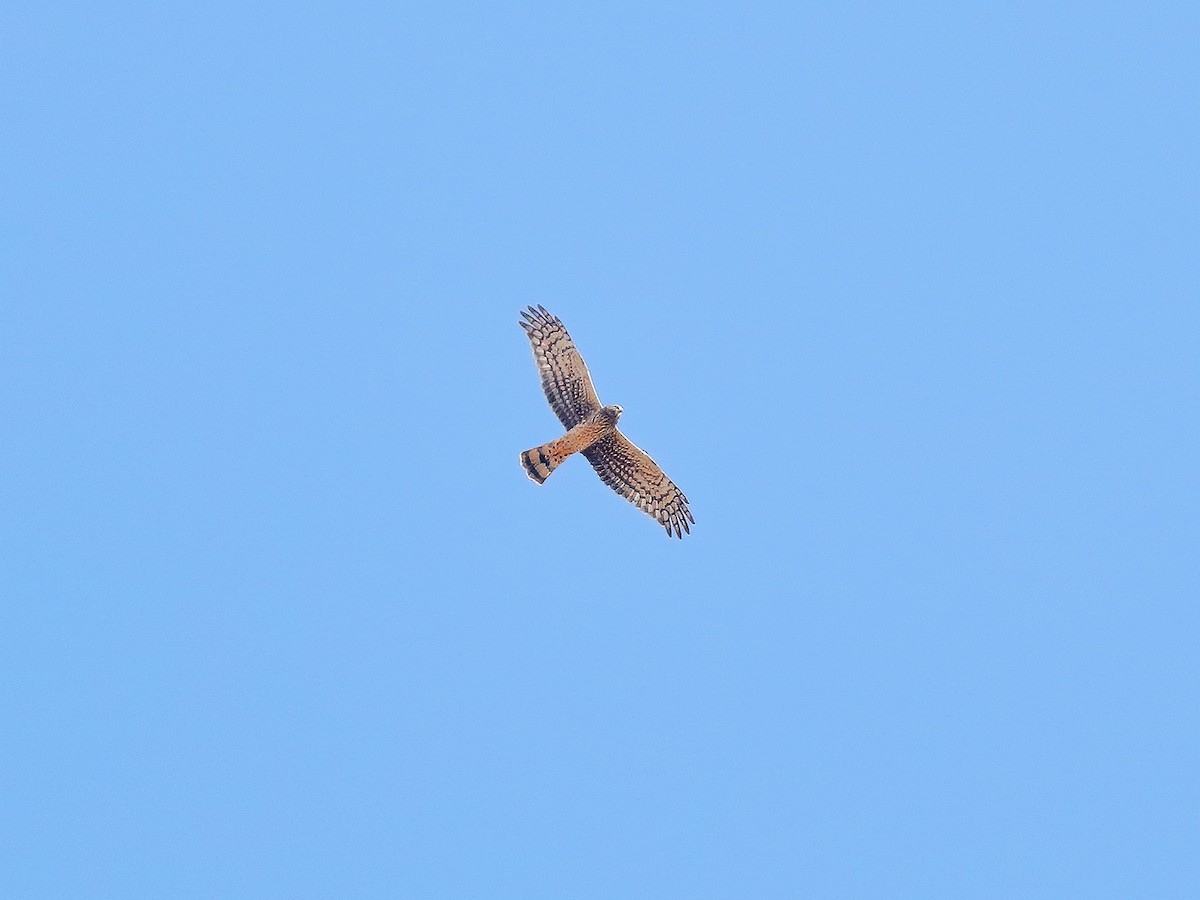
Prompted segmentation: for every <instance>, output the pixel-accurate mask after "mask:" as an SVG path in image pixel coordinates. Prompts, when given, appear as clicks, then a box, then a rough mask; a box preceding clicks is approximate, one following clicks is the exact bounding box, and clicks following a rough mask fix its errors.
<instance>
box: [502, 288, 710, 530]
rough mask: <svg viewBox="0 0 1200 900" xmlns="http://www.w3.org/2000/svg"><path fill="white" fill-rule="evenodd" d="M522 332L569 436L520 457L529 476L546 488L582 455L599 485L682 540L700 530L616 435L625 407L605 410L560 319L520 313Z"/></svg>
mask: <svg viewBox="0 0 1200 900" xmlns="http://www.w3.org/2000/svg"><path fill="white" fill-rule="evenodd" d="M521 315H522V316H523V317H524V321H522V322H521V323H520V324H521V327H522V328H524V329H525V333H526V335H528V336H529V343H530V344H531V345H532V346H533V359H534V361H535V362H536V363H537V367H538V373H539V374H540V375H541V376H542V390H543V391H545V393H546V399H547V400H548V401H550V408H551V409H553V410H554V414H555V415H556V416H558V419H559V421H560V422H562V423H563V427H564V428H566V429H567V433H566V434H564V435H563V436H562V437H560V438H558V439H557V440H553V441H550V443H548V444H542V445H541V446H540V447H534V448H533V449H532V450H526V451H525V452H524V453H522V454H521V465H522V466H524V467H525V474H526V475H528V476H529V477H530V478H532V479H533V480H534V481H536V482H537V483H538V484H542V483H543V482H545V480H546V479H547V478H549V477H550V473H551V472H553V471H554V470H555V469H556V468H558V466H560V465H561V464H562V461H563V460H564V459H566V458H567V457H568V456H570V455H571V454H572V453H582V454H583V455H584V457H585V458H586V459H587V461H588V462H590V463H591V464H592V468H593V469H595V470H596V474H598V475H599V476H600V478H601V480H602V481H603V482H604V483H605V484H607V485H608V486H609V487H610V488H612V489H613V490H614V491H616V492H617V493H618V494H620V495H621V496H622V497H624V498H625V499H626V500H628V501H630V502H631V503H633V504H634V505H635V506H637V508H638V509H640V510H641V511H642V512H644V513H646V514H647V515H649V516H653V517H654V519H655V520H656V521H657V522H658V524H659V525H661V526H663V528H665V529H666V530H667V536H668V537H670V536H671V535H672V534H674V536H675V537H678V538H682V537H683V534H684V532H687V533H688V534H691V529H690V528H689V527H688V522H691V523H692V524H693V525H695V524H696V520H695V518H693V516H692V511H691V510H690V509H688V500H687V497H685V496H684V495H683V491H681V490H679V488H677V487H676V486H675V484H674V482H672V481H671V479H670V478H668V477H667V476H666V475H665V474H664V473H663V470H662V469H660V468H659V467H658V463H656V462H655V461H654V460H652V459H651V458H650V456H649V454H647V453H646V452H645V451H644V450H642V449H640V448H639V447H638V446H637V445H635V444H634V443H633V441H631V440H629V438H627V437H625V435H623V434H621V432H620V431H618V430H617V419H619V418H620V417H621V407H619V406H601V405H600V398H599V397H597V396H596V388H595V387H593V386H592V377H591V375H589V374H588V370H587V366H586V365H584V362H583V357H582V356H580V355H579V351H578V350H577V349H575V344H574V342H573V341H572V340H571V336H570V335H569V334H567V329H566V328H564V327H563V323H562V322H561V321H559V319H558V317H557V316H553V315H551V314H550V313H548V312H546V310H545V309H543V308H542V307H541V306H538V307H536V308H534V307H532V306H531V307H529V309H528V311H522V312H521Z"/></svg>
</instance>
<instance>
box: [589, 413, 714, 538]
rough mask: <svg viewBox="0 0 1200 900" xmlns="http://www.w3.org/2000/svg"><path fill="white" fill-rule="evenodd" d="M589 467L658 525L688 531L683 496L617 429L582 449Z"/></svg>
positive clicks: (689, 516) (678, 533)
mask: <svg viewBox="0 0 1200 900" xmlns="http://www.w3.org/2000/svg"><path fill="white" fill-rule="evenodd" d="M583 455H584V456H586V457H587V461H588V462H590V463H591V464H592V468H594V469H595V470H596V473H597V474H598V475H599V476H600V478H601V479H602V480H603V481H604V483H605V484H607V485H608V486H609V487H610V488H612V489H613V490H614V491H616V492H617V493H618V494H620V495H621V496H622V497H624V498H625V499H626V500H628V501H630V502H631V503H633V504H634V505H635V506H637V508H638V509H640V510H641V511H642V512H644V513H646V514H647V515H649V516H653V517H654V518H655V519H656V520H657V521H658V524H659V525H662V526H663V528H665V529H667V535H668V536H669V535H671V534H672V533H674V535H675V536H676V537H679V538H682V537H683V533H684V532H685V531H686V532H687V533H688V534H691V531H692V530H691V529H690V528H688V522H689V521H690V522H691V523H692V524H693V525H694V524H696V520H695V518H693V516H692V511H691V510H690V509H688V500H687V497H685V496H684V495H683V491H681V490H680V489H679V488H677V487H676V486H675V483H674V482H673V481H671V479H670V478H668V477H667V476H666V474H665V473H664V472H663V470H662V469H660V468H659V467H658V463H656V462H655V461H654V460H652V459H651V458H650V454H648V453H646V451H644V450H642V449H641V448H639V447H638V446H637V445H636V444H634V443H633V441H631V440H629V438H627V437H625V435H623V434H621V432H619V431H614V432H613V433H612V434H610V435H609V436H608V437H606V438H601V439H600V440H599V441H597V442H596V443H594V444H592V446H590V447H588V448H587V449H586V450H584V451H583Z"/></svg>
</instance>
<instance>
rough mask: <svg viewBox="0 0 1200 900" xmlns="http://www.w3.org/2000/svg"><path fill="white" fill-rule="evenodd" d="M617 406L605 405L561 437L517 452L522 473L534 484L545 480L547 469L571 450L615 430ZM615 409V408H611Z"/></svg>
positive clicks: (547, 473)
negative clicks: (519, 454) (519, 452)
mask: <svg viewBox="0 0 1200 900" xmlns="http://www.w3.org/2000/svg"><path fill="white" fill-rule="evenodd" d="M620 409H621V408H620V407H619V406H617V407H611V406H606V407H605V408H604V409H601V410H597V411H596V412H594V413H592V414H591V415H590V416H588V418H586V419H584V420H583V421H582V422H580V423H579V424H578V425H576V426H575V427H574V428H572V429H571V430H570V431H568V432H567V433H566V434H564V435H563V436H562V437H560V438H558V439H557V440H553V441H551V442H550V443H548V444H542V446H540V447H534V448H533V449H532V450H526V451H525V452H524V453H522V454H521V465H523V466H524V467H525V472H526V474H528V475H529V477H530V478H532V479H533V480H534V481H536V482H537V483H538V484H542V483H543V482H545V480H546V479H547V478H549V477H550V473H551V472H553V471H554V470H555V469H557V468H558V467H559V465H560V464H561V463H562V461H563V460H564V459H566V458H567V457H568V456H570V455H571V454H572V453H580V452H582V451H584V450H586V449H588V448H589V447H591V446H593V445H594V444H596V443H597V442H599V441H600V440H602V439H603V438H606V437H608V436H609V435H610V434H613V433H614V432H615V431H616V430H617V418H618V416H620V414H621V413H620ZM614 410H616V412H614Z"/></svg>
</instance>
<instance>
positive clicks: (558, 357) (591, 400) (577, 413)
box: [521, 306, 600, 429]
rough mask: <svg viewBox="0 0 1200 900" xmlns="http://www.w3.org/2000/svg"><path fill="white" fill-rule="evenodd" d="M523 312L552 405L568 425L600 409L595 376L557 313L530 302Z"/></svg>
mask: <svg viewBox="0 0 1200 900" xmlns="http://www.w3.org/2000/svg"><path fill="white" fill-rule="evenodd" d="M521 315H522V316H524V317H525V321H523V322H521V327H522V328H524V329H525V333H526V334H527V335H528V336H529V343H530V345H531V346H532V347H533V358H534V361H535V362H536V363H537V367H538V374H539V375H541V376H542V390H543V391H545V392H546V399H547V400H549V401H550V408H551V409H553V410H554V414H555V415H556V416H558V420H559V421H560V422H562V423H563V426H564V427H565V428H568V429H569V428H573V427H574V426H576V425H578V424H579V423H580V422H582V421H583V420H584V419H586V418H587V417H588V416H589V415H591V414H592V413H594V412H595V411H596V410H598V409H600V398H599V397H597V396H596V388H595V387H593V386H592V376H591V375H589V374H588V370H587V366H586V365H584V362H583V357H582V356H580V355H579V351H578V350H577V349H576V348H575V344H574V342H573V341H572V340H571V335H569V334H567V329H566V328H564V327H563V323H562V322H560V321H559V319H558V316H553V315H551V314H550V313H548V312H546V310H544V309H542V307H541V306H538V307H537V308H536V309H535V308H534V307H532V306H531V307H529V311H528V312H524V311H523V312H522V313H521Z"/></svg>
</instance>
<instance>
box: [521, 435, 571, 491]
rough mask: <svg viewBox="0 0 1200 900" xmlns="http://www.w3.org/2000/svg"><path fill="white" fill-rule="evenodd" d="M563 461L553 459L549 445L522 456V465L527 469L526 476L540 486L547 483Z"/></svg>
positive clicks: (543, 445) (526, 452) (535, 448)
mask: <svg viewBox="0 0 1200 900" xmlns="http://www.w3.org/2000/svg"><path fill="white" fill-rule="evenodd" d="M561 461H562V460H555V459H554V458H553V456H552V454H551V453H550V445H549V444H542V446H540V447H534V448H533V449H532V450H526V451H525V452H524V453H522V454H521V465H522V466H524V467H525V474H526V475H528V476H529V477H530V478H532V479H533V480H534V481H536V482H537V483H538V484H543V483H545V481H546V479H547V478H549V477H550V473H551V472H553V471H554V470H555V469H556V468H557V467H558V464H559V462H561Z"/></svg>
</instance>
